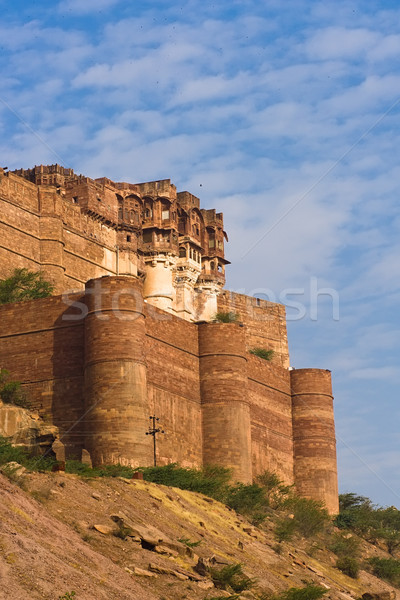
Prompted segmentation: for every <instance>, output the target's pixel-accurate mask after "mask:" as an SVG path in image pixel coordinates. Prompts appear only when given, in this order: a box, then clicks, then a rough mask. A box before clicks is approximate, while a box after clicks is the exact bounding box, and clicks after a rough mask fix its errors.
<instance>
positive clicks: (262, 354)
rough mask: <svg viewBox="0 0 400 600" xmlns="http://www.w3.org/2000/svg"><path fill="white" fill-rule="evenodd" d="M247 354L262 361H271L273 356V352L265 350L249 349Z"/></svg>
mask: <svg viewBox="0 0 400 600" xmlns="http://www.w3.org/2000/svg"><path fill="white" fill-rule="evenodd" d="M249 352H250V354H254V355H255V356H258V358H262V359H264V360H272V358H273V356H274V354H275V352H274V350H267V349H266V348H251V349H250V350H249Z"/></svg>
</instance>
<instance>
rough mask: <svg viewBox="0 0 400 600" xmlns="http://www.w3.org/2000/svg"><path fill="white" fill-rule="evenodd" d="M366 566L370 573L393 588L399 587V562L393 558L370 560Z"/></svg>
mask: <svg viewBox="0 0 400 600" xmlns="http://www.w3.org/2000/svg"><path fill="white" fill-rule="evenodd" d="M367 566H368V567H369V568H370V569H371V571H372V573H373V574H374V575H376V576H377V577H379V578H380V579H384V580H385V581H388V582H389V583H391V584H392V585H394V586H399V585H400V561H399V560H396V559H394V558H377V557H374V558H370V559H369V560H368V561H367Z"/></svg>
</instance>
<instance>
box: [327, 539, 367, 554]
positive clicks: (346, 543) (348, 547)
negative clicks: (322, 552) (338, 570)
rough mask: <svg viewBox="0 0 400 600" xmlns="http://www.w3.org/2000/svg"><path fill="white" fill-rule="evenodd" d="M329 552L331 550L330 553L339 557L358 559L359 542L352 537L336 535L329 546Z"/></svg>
mask: <svg viewBox="0 0 400 600" xmlns="http://www.w3.org/2000/svg"><path fill="white" fill-rule="evenodd" d="M329 550H332V552H334V553H335V554H337V555H338V556H340V557H343V556H349V557H353V558H358V556H359V554H360V541H359V540H358V539H357V538H355V537H354V536H353V535H351V537H347V536H344V535H342V534H341V533H336V534H335V535H334V536H333V539H332V542H331V543H330V544H329Z"/></svg>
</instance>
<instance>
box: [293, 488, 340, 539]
mask: <svg viewBox="0 0 400 600" xmlns="http://www.w3.org/2000/svg"><path fill="white" fill-rule="evenodd" d="M286 504H287V506H288V507H290V508H291V510H292V512H293V514H294V518H293V521H294V523H295V529H296V531H298V533H300V535H302V536H303V537H305V538H309V537H312V536H314V535H316V534H317V533H320V532H321V531H323V530H324V529H325V528H326V526H327V524H328V523H329V522H330V517H329V513H328V511H327V510H326V508H324V505H323V504H322V502H318V501H317V500H311V499H309V498H299V497H297V496H292V497H291V498H290V499H288V501H287V503H286Z"/></svg>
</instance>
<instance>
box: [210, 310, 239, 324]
mask: <svg viewBox="0 0 400 600" xmlns="http://www.w3.org/2000/svg"><path fill="white" fill-rule="evenodd" d="M238 320H239V314H238V313H235V312H232V311H230V312H217V314H216V315H215V317H214V321H216V322H217V323H236V322H237V321H238Z"/></svg>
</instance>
